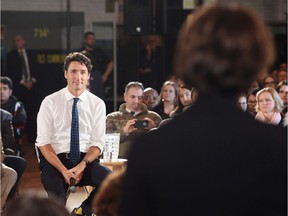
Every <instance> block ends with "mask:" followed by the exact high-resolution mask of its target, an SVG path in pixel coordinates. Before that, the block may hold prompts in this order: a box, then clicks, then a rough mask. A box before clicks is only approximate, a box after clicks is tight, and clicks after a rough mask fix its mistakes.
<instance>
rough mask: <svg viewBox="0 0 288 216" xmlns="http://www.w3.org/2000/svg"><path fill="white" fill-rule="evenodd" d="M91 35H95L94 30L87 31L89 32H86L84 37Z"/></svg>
mask: <svg viewBox="0 0 288 216" xmlns="http://www.w3.org/2000/svg"><path fill="white" fill-rule="evenodd" d="M89 35H93V36H95V33H94V32H92V31H87V32H85V33H84V38H87V37H88V36H89Z"/></svg>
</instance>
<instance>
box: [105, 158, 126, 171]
mask: <svg viewBox="0 0 288 216" xmlns="http://www.w3.org/2000/svg"><path fill="white" fill-rule="evenodd" d="M100 163H101V164H102V165H104V166H106V167H108V168H109V169H110V170H112V171H115V170H119V169H125V168H126V166H127V159H121V158H119V159H116V160H104V159H100Z"/></svg>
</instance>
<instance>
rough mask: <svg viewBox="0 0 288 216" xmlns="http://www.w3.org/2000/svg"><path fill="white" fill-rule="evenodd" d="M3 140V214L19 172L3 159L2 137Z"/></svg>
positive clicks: (2, 157) (2, 156)
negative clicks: (7, 164)
mask: <svg viewBox="0 0 288 216" xmlns="http://www.w3.org/2000/svg"><path fill="white" fill-rule="evenodd" d="M0 141H1V215H2V211H3V207H4V206H5V204H6V200H7V197H8V195H9V193H10V191H11V190H12V188H13V187H14V185H15V183H16V180H17V173H16V171H15V170H14V169H12V168H11V167H9V166H6V165H5V164H4V163H3V161H4V158H5V155H4V152H3V148H2V147H3V144H2V139H1V140H0Z"/></svg>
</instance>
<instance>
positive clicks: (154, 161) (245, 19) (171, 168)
mask: <svg viewBox="0 0 288 216" xmlns="http://www.w3.org/2000/svg"><path fill="white" fill-rule="evenodd" d="M273 51H274V47H273V42H272V36H271V34H270V33H269V31H268V29H267V26H266V25H265V23H264V21H263V20H262V18H261V16H258V15H257V13H256V12H255V11H254V10H252V9H250V8H246V7H243V6H238V5H227V4H225V5H221V4H213V5H209V6H202V7H201V8H199V9H198V10H196V11H195V13H193V19H192V20H190V22H189V23H188V24H187V25H185V26H183V28H182V30H181V32H180V35H179V38H178V44H177V53H176V54H175V57H176V61H175V71H176V72H177V73H178V74H179V75H180V77H181V78H182V79H183V80H184V81H185V83H187V84H189V85H192V86H194V87H195V89H197V91H198V99H197V101H196V102H195V103H194V104H193V105H192V106H191V107H190V109H188V110H186V111H185V112H184V113H182V114H181V115H179V116H176V117H175V118H173V119H172V120H171V121H170V122H168V123H167V124H166V125H164V126H163V127H160V128H158V129H157V130H153V131H151V132H148V133H147V135H143V137H141V138H138V139H136V140H135V143H133V145H132V148H131V152H130V155H129V156H128V164H127V171H126V172H127V173H126V176H125V178H124V181H123V184H124V186H123V191H122V193H123V196H122V200H121V205H120V216H134V215H137V216H150V215H155V216H156V215H157V216H159V215H160V216H167V215H169V216H170V215H173V216H175V215H177V216H178V215H179V216H182V215H197V216H243V215H245V216H250V215H251V216H252V215H253V216H260V215H261V216H268V215H269V216H274V215H277V216H284V215H285V216H286V215H287V210H286V208H287V202H286V201H287V198H286V194H287V190H286V189H287V186H286V185H287V147H286V146H287V128H284V126H272V125H267V124H264V123H261V122H257V121H256V120H254V119H252V118H251V117H250V116H249V114H247V113H243V112H242V111H241V110H240V109H238V108H237V107H236V101H235V98H236V95H237V94H239V93H240V92H243V91H246V90H247V89H248V88H249V86H250V85H251V83H252V82H253V80H255V79H256V77H257V75H258V72H259V71H261V69H263V68H266V67H268V65H271V63H272V62H273V60H274V55H273V54H274V52H273Z"/></svg>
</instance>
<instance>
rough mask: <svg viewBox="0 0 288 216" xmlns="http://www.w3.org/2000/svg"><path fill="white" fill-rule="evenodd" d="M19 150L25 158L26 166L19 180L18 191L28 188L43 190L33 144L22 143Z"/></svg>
mask: <svg viewBox="0 0 288 216" xmlns="http://www.w3.org/2000/svg"><path fill="white" fill-rule="evenodd" d="M21 151H22V152H23V158H25V159H26V162H27V167H26V169H25V170H24V173H23V175H22V177H21V180H20V187H19V192H20V193H22V192H23V191H26V190H29V189H34V190H41V191H44V188H43V186H42V183H41V178H40V170H39V166H38V161H37V157H36V155H35V148H34V144H32V143H28V142H24V143H22V144H21Z"/></svg>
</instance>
